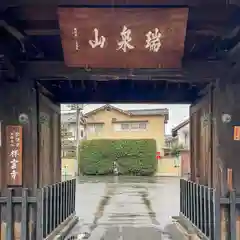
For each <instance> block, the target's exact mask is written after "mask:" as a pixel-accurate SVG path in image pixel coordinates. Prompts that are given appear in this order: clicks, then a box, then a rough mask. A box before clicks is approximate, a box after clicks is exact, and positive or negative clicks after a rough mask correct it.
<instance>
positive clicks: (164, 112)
mask: <svg viewBox="0 0 240 240" xmlns="http://www.w3.org/2000/svg"><path fill="white" fill-rule="evenodd" d="M103 109H114V110H116V111H119V112H121V113H123V114H127V115H130V116H157V115H159V116H165V122H167V121H168V119H169V111H168V109H167V108H159V109H132V110H123V109H120V108H117V107H114V106H112V105H110V104H105V105H104V106H102V107H100V108H97V109H94V110H92V111H90V112H87V113H86V114H84V116H86V117H87V116H89V115H91V114H94V113H96V112H98V111H100V110H103Z"/></svg>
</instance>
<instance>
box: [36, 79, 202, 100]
mask: <svg viewBox="0 0 240 240" xmlns="http://www.w3.org/2000/svg"><path fill="white" fill-rule="evenodd" d="M40 83H41V84H43V85H44V86H45V87H47V88H48V89H49V91H51V92H52V93H53V94H54V96H55V99H56V101H58V102H61V103H98V102H99V103H119V102H122V103H123V102H124V103H132V102H139V103H141V102H144V103H156V102H158V103H169V104H170V103H176V102H178V103H192V102H193V101H194V100H196V98H198V92H199V90H200V89H201V88H198V87H192V88H190V87H189V85H188V84H182V85H179V84H177V83H173V84H166V83H163V82H159V81H152V82H148V81H123V80H120V81H108V82H98V83H95V84H94V82H93V81H85V82H84V85H85V87H84V88H83V87H81V85H80V84H78V85H75V84H74V87H73V88H70V87H69V84H68V82H67V81H61V82H59V81H58V84H56V85H55V86H49V82H44V81H40ZM133 83H134V85H133Z"/></svg>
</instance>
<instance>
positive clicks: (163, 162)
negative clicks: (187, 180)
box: [156, 157, 181, 177]
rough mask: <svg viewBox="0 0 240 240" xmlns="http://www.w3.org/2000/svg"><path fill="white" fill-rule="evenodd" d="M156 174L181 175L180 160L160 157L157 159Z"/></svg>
mask: <svg viewBox="0 0 240 240" xmlns="http://www.w3.org/2000/svg"><path fill="white" fill-rule="evenodd" d="M156 175H157V176H176V177H177V176H181V161H180V160H179V161H177V160H176V158H175V157H162V158H160V159H159V160H158V168H157V172H156Z"/></svg>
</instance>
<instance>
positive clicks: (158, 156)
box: [156, 152, 161, 160]
mask: <svg viewBox="0 0 240 240" xmlns="http://www.w3.org/2000/svg"><path fill="white" fill-rule="evenodd" d="M156 158H157V159H158V160H159V159H160V158H161V155H160V152H156Z"/></svg>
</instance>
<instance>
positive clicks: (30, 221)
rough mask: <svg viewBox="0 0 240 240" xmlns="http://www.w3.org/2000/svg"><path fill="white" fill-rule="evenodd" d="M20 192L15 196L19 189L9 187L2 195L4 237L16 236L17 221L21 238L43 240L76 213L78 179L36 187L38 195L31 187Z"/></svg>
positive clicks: (1, 215) (0, 197)
mask: <svg viewBox="0 0 240 240" xmlns="http://www.w3.org/2000/svg"><path fill="white" fill-rule="evenodd" d="M21 191H22V194H21V195H22V196H19V195H17V196H15V195H16V193H19V189H17V190H16V189H10V188H9V189H7V190H6V192H5V196H0V219H1V224H2V226H1V228H0V236H2V237H3V240H5V239H14V237H15V236H14V235H16V234H18V233H16V232H15V233H14V229H16V224H19V226H20V227H19V232H20V233H19V234H20V239H21V240H26V239H36V240H43V239H45V238H46V237H48V236H49V235H51V233H52V232H53V231H54V230H55V229H56V228H58V227H59V226H60V225H61V223H63V222H64V221H65V220H67V219H68V218H69V217H70V216H71V215H72V214H74V213H75V191H76V180H75V179H72V180H68V181H65V182H60V183H56V184H53V185H50V186H46V187H43V188H40V189H37V195H36V196H32V195H31V191H30V189H22V190H21ZM3 226H5V227H3ZM2 231H3V232H2Z"/></svg>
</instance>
